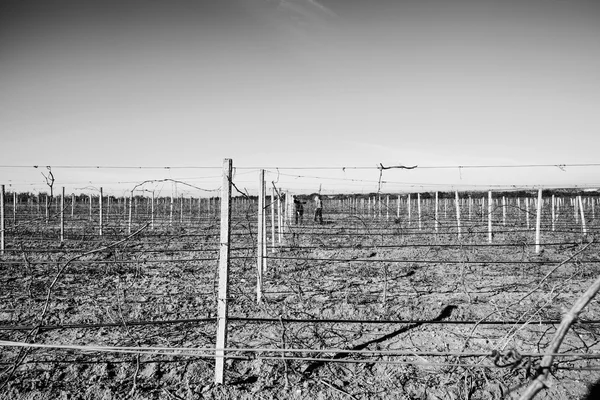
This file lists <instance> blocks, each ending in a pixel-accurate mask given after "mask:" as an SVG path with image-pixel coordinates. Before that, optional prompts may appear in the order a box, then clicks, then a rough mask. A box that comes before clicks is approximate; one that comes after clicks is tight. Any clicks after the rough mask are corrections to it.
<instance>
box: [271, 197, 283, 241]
mask: <svg viewBox="0 0 600 400" xmlns="http://www.w3.org/2000/svg"><path fill="white" fill-rule="evenodd" d="M274 189H275V188H273V190H274ZM277 228H279V229H278V233H279V235H278V238H277V242H278V243H279V244H281V241H282V240H283V214H282V212H281V196H279V195H278V196H277Z"/></svg>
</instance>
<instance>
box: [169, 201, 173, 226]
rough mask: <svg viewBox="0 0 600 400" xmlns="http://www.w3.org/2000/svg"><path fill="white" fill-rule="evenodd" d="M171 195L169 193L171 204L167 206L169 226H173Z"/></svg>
mask: <svg viewBox="0 0 600 400" xmlns="http://www.w3.org/2000/svg"><path fill="white" fill-rule="evenodd" d="M173 203H174V200H173V193H171V204H170V206H169V226H173Z"/></svg>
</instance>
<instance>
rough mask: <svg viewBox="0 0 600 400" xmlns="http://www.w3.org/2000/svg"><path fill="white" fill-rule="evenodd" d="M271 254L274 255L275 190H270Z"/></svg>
mask: <svg viewBox="0 0 600 400" xmlns="http://www.w3.org/2000/svg"><path fill="white" fill-rule="evenodd" d="M271 246H272V248H271V253H275V188H274V187H273V188H271Z"/></svg>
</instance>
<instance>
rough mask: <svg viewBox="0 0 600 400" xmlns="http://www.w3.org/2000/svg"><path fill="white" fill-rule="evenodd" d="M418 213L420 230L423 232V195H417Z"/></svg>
mask: <svg viewBox="0 0 600 400" xmlns="http://www.w3.org/2000/svg"><path fill="white" fill-rule="evenodd" d="M417 213H418V215H419V230H421V227H422V226H421V193H417Z"/></svg>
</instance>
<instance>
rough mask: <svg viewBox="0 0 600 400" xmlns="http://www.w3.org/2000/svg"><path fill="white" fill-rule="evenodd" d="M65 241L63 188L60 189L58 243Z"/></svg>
mask: <svg viewBox="0 0 600 400" xmlns="http://www.w3.org/2000/svg"><path fill="white" fill-rule="evenodd" d="M64 241H65V187H64V186H63V187H62V195H61V196H60V242H61V243H62V242H64Z"/></svg>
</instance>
